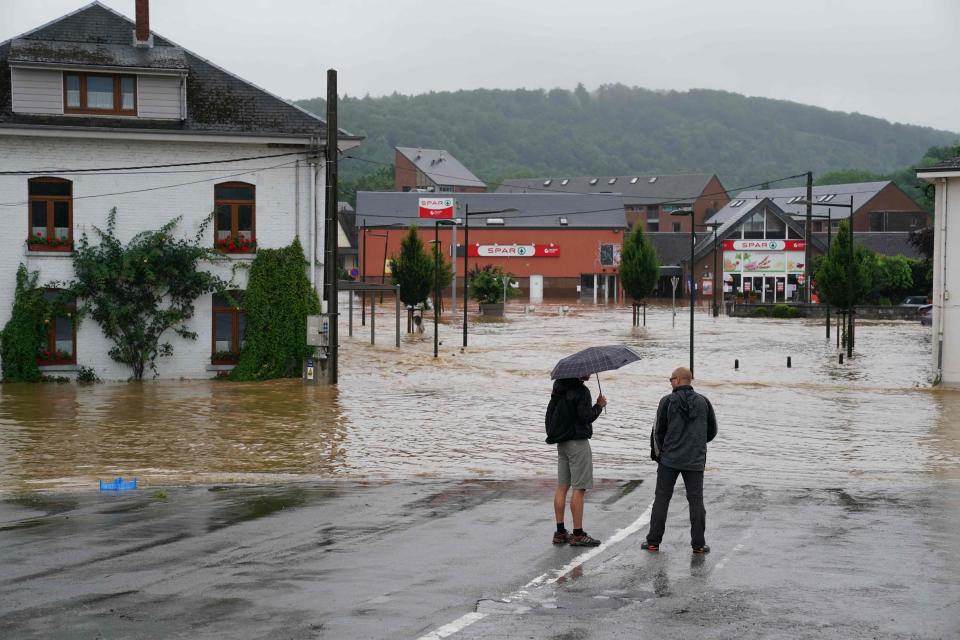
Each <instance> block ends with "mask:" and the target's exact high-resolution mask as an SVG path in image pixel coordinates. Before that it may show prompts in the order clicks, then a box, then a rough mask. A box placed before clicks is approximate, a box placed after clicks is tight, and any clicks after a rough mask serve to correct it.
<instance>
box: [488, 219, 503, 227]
mask: <svg viewBox="0 0 960 640" xmlns="http://www.w3.org/2000/svg"><path fill="white" fill-rule="evenodd" d="M490 225H495V226H500V227H502V226H503V225H504V221H503V218H487V226H490Z"/></svg>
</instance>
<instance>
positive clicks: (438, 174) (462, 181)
mask: <svg viewBox="0 0 960 640" xmlns="http://www.w3.org/2000/svg"><path fill="white" fill-rule="evenodd" d="M396 149H397V151H399V152H400V153H401V154H403V156H404V157H405V158H406V159H407V160H409V161H410V162H412V163H413V164H415V165H416V167H417V169H419V170H420V171H422V172H423V173H424V174H425V175H426V176H427V177H428V178H430V179H431V180H432V181H433V182H434V183H436V184H438V185H441V184H443V185H452V186H456V187H484V188H486V186H487V184H486V183H485V182H484V181H483V180H481V179H480V178H478V177H477V176H475V175H473V173H471V172H470V170H469V169H467V168H466V167H465V166H463V164H462V163H461V162H460V161H459V160H457V159H456V158H454V157H453V156H452V155H450V153H448V152H447V151H446V150H445V149H419V148H415V147H396Z"/></svg>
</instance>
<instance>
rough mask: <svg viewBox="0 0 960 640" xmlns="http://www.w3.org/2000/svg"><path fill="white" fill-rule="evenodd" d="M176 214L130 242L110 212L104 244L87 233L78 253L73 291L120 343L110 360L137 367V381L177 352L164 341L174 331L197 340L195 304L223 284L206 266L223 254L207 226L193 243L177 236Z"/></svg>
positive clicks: (99, 234) (107, 333)
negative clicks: (211, 243)
mask: <svg viewBox="0 0 960 640" xmlns="http://www.w3.org/2000/svg"><path fill="white" fill-rule="evenodd" d="M179 221H180V218H179V217H178V218H174V219H173V220H171V221H170V222H168V223H167V224H165V225H163V226H162V227H160V228H159V229H157V230H156V231H143V232H141V233H139V234H137V235H136V236H134V237H133V239H132V240H130V242H128V243H127V245H126V246H124V245H123V243H122V242H120V240H119V239H118V238H117V236H116V233H115V232H116V222H117V210H116V208H113V209H111V210H110V214H109V215H108V216H107V227H106V229H100V228H99V227H93V229H94V232H95V233H96V235H97V237H98V239H99V243H98V244H96V245H93V244H90V240H89V238H88V237H87V233H86V232H84V233H83V235H82V236H81V237H80V242H79V243H77V245H76V246H75V247H74V250H73V271H74V274H75V280H74V281H73V282H72V283H71V284H70V290H71V292H72V293H73V295H75V296H76V297H77V298H78V299H79V300H82V307H81V309H80V313H82V314H87V313H89V315H90V316H91V317H92V318H93V319H94V320H96V322H97V324H99V325H100V328H101V329H102V330H103V334H104V335H105V336H106V337H107V339H108V340H110V341H111V342H112V343H113V346H112V347H111V348H110V350H109V351H108V354H109V355H110V357H111V358H112V359H113V360H115V361H116V362H119V363H121V364H125V365H127V366H129V367H130V368H131V369H132V371H133V378H134V379H135V380H142V379H143V374H144V371H145V370H146V369H147V368H148V367H149V368H150V369H151V370H152V371H153V372H154V373H156V371H157V367H156V359H157V358H159V357H164V356H169V355H171V354H172V353H173V345H172V344H170V343H169V342H161V338H162V337H163V335H164V334H165V333H166V332H168V331H173V332H174V333H175V334H177V335H178V336H180V337H181V338H186V339H188V340H196V338H197V334H196V332H194V331H191V330H190V328H189V325H188V322H189V321H190V319H191V318H192V317H193V311H194V301H195V300H196V299H197V298H199V297H200V296H202V295H204V294H206V293H210V292H212V291H217V290H220V289H223V288H224V286H225V283H224V282H223V281H222V280H221V279H220V278H218V277H217V276H215V275H213V274H211V273H208V272H206V271H203V270H201V269H200V268H199V265H200V263H201V262H202V261H208V260H217V259H220V256H219V254H218V253H217V252H216V251H214V250H213V249H212V248H206V247H202V246H201V245H200V242H201V238H202V235H203V231H204V229H205V226H206V225H204V226H203V227H202V228H201V229H200V231H199V232H198V233H197V235H196V237H195V238H193V239H192V240H187V239H183V238H176V237H174V235H173V231H174V229H175V228H176V226H177V224H178V223H179Z"/></svg>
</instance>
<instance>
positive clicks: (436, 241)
mask: <svg viewBox="0 0 960 640" xmlns="http://www.w3.org/2000/svg"><path fill="white" fill-rule="evenodd" d="M456 224H457V221H456V220H434V225H433V357H434V358H436V357H437V356H438V354H439V352H440V332H439V331H438V329H439V327H440V324H439V321H438V318H439V316H440V225H443V226H445V227H446V226H454V225H456Z"/></svg>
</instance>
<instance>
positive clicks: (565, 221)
mask: <svg viewBox="0 0 960 640" xmlns="http://www.w3.org/2000/svg"><path fill="white" fill-rule="evenodd" d="M569 224H570V221H569V220H568V219H566V218H560V226H561V227H566V226H568V225H569Z"/></svg>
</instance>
